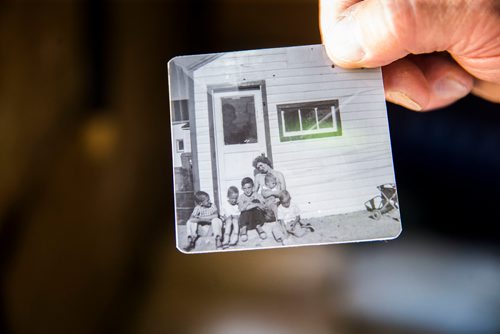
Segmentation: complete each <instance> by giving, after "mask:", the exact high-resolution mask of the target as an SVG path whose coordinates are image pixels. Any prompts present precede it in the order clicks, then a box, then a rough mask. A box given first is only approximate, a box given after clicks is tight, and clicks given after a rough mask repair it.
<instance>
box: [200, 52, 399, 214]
mask: <svg viewBox="0 0 500 334" xmlns="http://www.w3.org/2000/svg"><path fill="white" fill-rule="evenodd" d="M296 51H297V52H298V53H299V54H300V57H293V56H290V55H291V53H293V52H294V50H292V51H287V49H272V50H255V51H251V52H247V53H240V54H238V55H237V56H236V54H234V53H229V54H226V55H223V56H221V57H220V58H218V59H216V60H215V61H213V62H211V63H209V64H207V65H205V66H203V67H202V68H200V69H198V70H197V71H195V73H194V82H195V86H194V96H195V109H196V117H197V119H196V136H197V142H198V147H197V149H198V158H199V166H200V167H199V168H200V171H199V173H200V186H201V189H202V190H205V191H207V192H208V193H209V194H211V196H213V182H212V162H211V154H210V153H209V150H210V140H209V129H208V106H207V86H208V85H234V86H236V85H239V84H242V83H245V82H252V81H261V80H265V82H266V90H267V96H266V97H265V98H266V99H267V106H268V114H269V123H270V124H269V125H270V131H271V133H270V136H271V145H272V153H273V161H274V167H275V169H276V170H278V171H281V172H282V173H283V174H284V175H285V179H286V182H287V189H288V190H289V191H290V194H291V195H292V197H293V200H294V201H295V202H296V203H297V204H298V205H299V207H300V208H301V210H302V213H303V216H304V217H313V216H325V215H330V214H338V213H347V212H351V211H356V210H363V209H364V203H365V202H366V201H367V200H369V199H370V198H372V197H373V196H375V195H377V194H378V193H379V191H378V189H377V188H376V186H377V185H380V184H384V183H393V182H394V172H393V164H392V157H391V149H390V139H389V132H388V126H387V114H386V107H385V100H384V94H383V87H382V84H381V73H380V71H379V70H378V69H365V70H356V71H346V70H343V69H340V68H338V67H336V68H331V66H329V65H324V64H325V61H327V60H326V55H325V54H324V51H323V50H322V48H321V47H311V48H310V51H307V50H305V49H304V50H299V49H297V50H296ZM290 52H291V53H290ZM307 52H310V53H311V57H304V55H306V56H307V54H308V53H307ZM242 55H243V56H242ZM290 59H293V61H290ZM300 59H309V60H310V61H309V62H306V63H300V61H299V60H300ZM306 69H307V73H305V71H304V70H306ZM353 77H356V79H355V80H354V79H353ZM332 99H338V100H339V108H340V118H341V124H342V136H338V137H329V138H321V139H308V140H302V141H290V142H281V141H280V136H279V125H278V112H277V105H280V104H289V103H300V102H309V101H320V100H332ZM248 175H253V167H252V166H248ZM223 191H225V190H223Z"/></svg>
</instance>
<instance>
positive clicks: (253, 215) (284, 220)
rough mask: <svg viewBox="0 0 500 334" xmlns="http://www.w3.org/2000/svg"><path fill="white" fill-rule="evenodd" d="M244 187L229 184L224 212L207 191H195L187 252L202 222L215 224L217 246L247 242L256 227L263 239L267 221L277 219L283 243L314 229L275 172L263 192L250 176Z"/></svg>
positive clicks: (276, 231) (278, 238)
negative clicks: (304, 218) (306, 221)
mask: <svg viewBox="0 0 500 334" xmlns="http://www.w3.org/2000/svg"><path fill="white" fill-rule="evenodd" d="M241 189H242V191H243V193H242V194H240V192H239V190H238V188H237V187H235V186H231V187H229V189H228V191H227V201H226V202H224V203H223V204H222V206H221V210H220V211H219V210H218V209H217V207H216V205H215V204H213V203H211V202H210V196H209V195H208V194H207V193H206V192H204V191H198V192H196V193H195V203H196V206H195V208H194V210H193V213H192V214H191V217H190V218H189V220H188V221H187V223H186V230H187V244H186V246H185V247H184V250H185V251H188V252H189V251H191V250H193V249H194V248H195V246H196V240H197V238H198V226H199V225H208V224H211V226H212V232H213V235H214V236H215V247H216V248H217V249H226V248H228V247H229V246H235V245H237V244H238V241H240V240H241V241H242V242H246V241H247V240H248V235H247V233H248V230H252V229H255V230H256V232H257V233H258V235H259V237H260V238H261V239H266V238H267V234H266V232H265V231H264V229H263V228H262V226H263V225H264V223H265V222H266V221H276V224H275V226H273V229H272V233H273V236H274V238H275V240H276V241H277V242H279V243H281V244H283V245H286V244H288V243H289V242H290V241H289V240H290V237H291V236H295V237H302V236H303V235H304V234H306V233H307V232H308V231H311V232H313V231H314V229H313V227H312V226H311V225H310V224H304V223H302V221H301V219H300V210H299V208H298V206H297V205H296V204H295V203H292V197H291V196H290V193H289V192H288V191H287V190H282V189H280V186H279V185H278V184H277V181H276V178H275V177H274V176H273V175H272V174H266V176H265V186H263V187H262V189H261V191H260V193H259V192H258V190H259V189H258V188H256V187H255V184H254V181H253V179H252V178H250V177H245V178H243V180H242V181H241Z"/></svg>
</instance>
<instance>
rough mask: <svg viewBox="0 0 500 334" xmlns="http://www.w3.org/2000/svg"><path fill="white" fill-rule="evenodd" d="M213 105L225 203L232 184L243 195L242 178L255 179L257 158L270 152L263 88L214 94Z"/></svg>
mask: <svg viewBox="0 0 500 334" xmlns="http://www.w3.org/2000/svg"><path fill="white" fill-rule="evenodd" d="M213 104H214V105H213V107H214V108H213V110H214V123H215V124H214V126H215V129H214V130H215V131H214V134H215V146H216V147H215V149H216V158H217V163H216V165H217V179H218V182H217V183H218V184H217V186H218V193H219V203H220V204H221V203H223V201H225V200H226V195H227V189H228V188H229V187H230V186H235V187H237V188H238V189H239V190H240V194H241V180H242V179H243V178H244V177H247V176H248V177H251V178H252V179H254V173H253V171H254V168H253V166H252V161H253V159H254V158H255V157H257V156H258V155H261V154H265V155H267V153H268V152H267V151H266V147H267V146H266V134H265V125H264V124H265V123H264V111H263V104H262V92H261V90H260V89H252V90H235V91H225V92H218V93H214V95H213ZM220 204H219V205H220Z"/></svg>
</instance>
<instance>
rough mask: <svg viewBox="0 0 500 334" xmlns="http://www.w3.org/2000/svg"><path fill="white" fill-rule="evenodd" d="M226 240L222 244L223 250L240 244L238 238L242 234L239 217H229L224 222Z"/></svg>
mask: <svg viewBox="0 0 500 334" xmlns="http://www.w3.org/2000/svg"><path fill="white" fill-rule="evenodd" d="M224 225H225V226H224V240H223V243H222V248H224V249H225V248H228V247H229V246H236V244H237V243H238V237H239V234H240V228H239V225H238V217H237V216H229V217H228V218H226V220H225V222H224Z"/></svg>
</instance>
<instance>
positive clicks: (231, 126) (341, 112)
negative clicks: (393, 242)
mask: <svg viewBox="0 0 500 334" xmlns="http://www.w3.org/2000/svg"><path fill="white" fill-rule="evenodd" d="M169 83H170V99H171V110H172V112H171V120H172V143H173V148H172V152H173V159H172V160H173V165H174V166H173V167H174V184H175V211H176V213H175V214H176V232H177V239H176V240H177V248H178V249H179V250H180V251H182V252H186V253H198V252H213V251H219V250H221V251H222V250H242V249H259V248H273V247H283V246H301V245H320V244H332V243H345V242H356V241H369V240H387V239H393V238H395V237H397V236H398V235H399V233H400V232H401V221H400V215H399V202H398V196H397V190H396V182H395V176H394V169H393V163H392V154H391V143H390V136H389V127H388V121H387V115H386V105H385V100H384V93H383V85H382V78H381V72H380V69H357V70H346V69H341V68H338V67H336V66H334V65H333V64H332V63H331V61H330V60H329V59H328V57H327V55H326V53H325V51H324V47H323V46H322V45H311V46H299V47H288V48H277V49H264V50H253V51H242V52H228V53H219V54H209V55H197V56H184V57H176V58H174V59H172V60H171V61H170V62H169Z"/></svg>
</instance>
